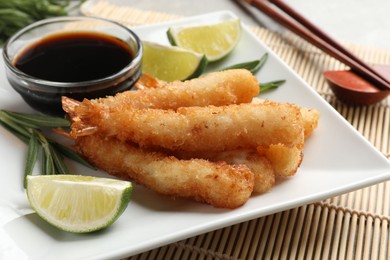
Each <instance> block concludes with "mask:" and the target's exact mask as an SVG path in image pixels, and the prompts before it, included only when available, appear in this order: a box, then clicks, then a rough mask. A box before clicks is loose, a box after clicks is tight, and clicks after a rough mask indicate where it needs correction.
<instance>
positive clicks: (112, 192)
mask: <svg viewBox="0 0 390 260" xmlns="http://www.w3.org/2000/svg"><path fill="white" fill-rule="evenodd" d="M26 183H27V186H26V193H27V197H28V200H29V202H30V206H31V208H32V209H33V210H35V212H36V213H37V214H38V215H39V216H40V217H41V218H43V219H44V220H46V221H47V222H48V223H50V224H51V225H53V226H55V227H57V228H59V229H61V230H64V231H68V232H73V233H87V232H92V231H96V230H99V229H102V228H105V227H108V226H109V225H111V224H112V223H114V222H115V221H116V220H117V219H118V218H119V216H120V215H121V214H122V213H123V212H124V211H125V209H126V207H127V205H128V203H129V201H130V199H131V194H132V185H131V183H130V182H128V181H122V180H115V179H108V178H99V177H92V176H81V175H39V176H27V180H26Z"/></svg>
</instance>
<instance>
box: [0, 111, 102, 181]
mask: <svg viewBox="0 0 390 260" xmlns="http://www.w3.org/2000/svg"><path fill="white" fill-rule="evenodd" d="M0 124H1V125H3V126H4V127H5V128H6V129H7V130H9V131H10V132H11V133H13V134H14V135H15V136H17V137H18V138H19V139H21V140H22V141H24V142H25V143H27V144H28V150H27V156H26V164H25V170H24V175H25V176H27V175H31V174H32V172H33V169H34V167H35V163H36V161H37V159H38V154H39V152H40V151H42V169H41V170H42V174H68V173H69V170H68V167H67V166H66V164H65V163H64V157H67V158H69V159H71V160H74V161H76V162H79V163H81V164H83V165H84V166H87V167H89V168H91V169H95V168H94V167H93V166H92V165H90V164H89V163H88V162H87V161H85V160H84V159H83V158H82V157H81V156H80V155H79V154H77V153H76V152H75V151H73V150H72V149H71V148H69V147H67V146H65V145H63V144H60V143H58V142H57V141H55V140H53V139H51V138H48V137H46V136H45V135H44V134H43V133H42V132H41V129H43V128H59V127H68V126H69V125H70V123H69V121H68V120H66V119H64V118H59V117H52V116H44V115H32V114H26V113H17V112H11V111H7V110H0ZM24 187H25V183H24Z"/></svg>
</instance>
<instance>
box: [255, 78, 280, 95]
mask: <svg viewBox="0 0 390 260" xmlns="http://www.w3.org/2000/svg"><path fill="white" fill-rule="evenodd" d="M285 82H286V80H275V81H270V82H267V83H260V94H262V93H264V92H266V91H268V90H271V89H275V88H277V87H279V86H281V85H283V84H284V83H285Z"/></svg>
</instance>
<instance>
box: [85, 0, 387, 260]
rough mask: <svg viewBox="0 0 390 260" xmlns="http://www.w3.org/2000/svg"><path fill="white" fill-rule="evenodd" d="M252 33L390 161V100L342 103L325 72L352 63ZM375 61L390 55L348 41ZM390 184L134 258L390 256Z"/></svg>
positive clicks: (146, 18) (290, 39) (137, 17)
mask: <svg viewBox="0 0 390 260" xmlns="http://www.w3.org/2000/svg"><path fill="white" fill-rule="evenodd" d="M92 3H93V4H92V5H86V6H84V8H82V12H83V14H85V15H91V16H100V17H105V18H109V19H113V20H116V21H118V22H120V23H123V24H125V25H128V26H136V25H139V24H151V23H156V22H162V21H167V20H173V19H179V18H180V16H177V15H172V14H165V13H159V12H153V11H145V10H140V9H135V8H132V7H128V6H116V5H113V4H110V3H108V2H105V1H95V2H92ZM251 30H252V31H253V33H254V34H255V35H257V36H258V37H259V38H260V39H261V40H262V41H263V42H265V43H266V44H267V45H268V46H269V47H270V48H271V49H272V50H273V51H274V52H275V53H276V54H277V55H278V56H279V57H281V59H283V60H284V61H285V62H286V63H287V64H288V65H289V66H290V67H291V68H292V69H293V70H295V71H296V72H297V73H298V74H300V75H301V76H302V77H303V79H305V80H306V81H307V82H308V83H309V84H310V85H311V86H312V87H313V88H314V89H315V90H316V91H317V92H318V93H319V94H320V95H321V96H322V97H323V98H324V99H325V100H326V101H327V102H329V103H330V104H331V105H332V106H333V107H334V108H335V109H336V110H337V111H338V112H339V113H340V114H341V115H343V116H344V117H345V118H346V119H347V120H348V121H349V122H350V123H351V124H352V125H353V126H354V127H355V128H356V129H357V130H358V131H359V132H360V133H362V134H363V136H364V137H365V138H367V139H368V140H369V141H370V142H371V143H372V144H373V145H374V146H375V147H376V148H377V149H379V150H380V151H381V152H382V153H384V154H385V155H386V156H387V157H388V158H390V156H389V153H390V98H387V99H386V100H384V101H382V102H381V103H379V104H376V105H372V106H364V107H354V106H347V105H344V104H342V103H340V102H339V101H338V100H337V99H336V98H335V96H334V95H333V93H332V92H331V90H330V89H329V87H328V85H327V84H326V82H325V80H324V78H323V77H322V74H321V72H322V71H323V70H326V69H343V68H345V66H344V65H343V64H342V63H340V62H338V61H337V60H335V59H333V58H331V57H329V56H328V55H326V54H324V53H323V52H321V51H320V50H319V49H317V48H315V47H313V46H312V45H310V44H308V43H306V42H305V41H303V40H301V39H299V38H298V37H295V36H294V35H292V34H289V33H283V34H280V33H275V32H271V31H269V30H267V29H265V28H261V27H251ZM346 45H347V47H349V49H350V50H351V51H353V52H354V53H356V54H357V55H358V56H360V57H362V58H363V59H364V60H366V61H367V62H369V63H376V64H390V50H378V49H374V48H367V47H362V46H356V45H352V44H346ZM389 222H390V181H389V182H383V183H380V184H377V185H373V186H370V187H367V188H364V189H361V190H357V191H354V192H350V193H346V194H343V195H341V196H337V197H333V198H329V199H327V200H324V201H321V202H319V203H315V204H310V205H305V206H302V207H299V208H295V209H291V210H287V211H283V212H280V213H277V214H273V215H269V216H265V217H261V218H258V219H254V220H251V221H248V222H244V223H240V224H237V225H233V226H230V227H227V228H223V229H219V230H216V231H213V232H209V233H206V234H202V235H199V236H196V237H192V238H189V239H186V240H182V241H179V242H175V243H172V244H170V245H167V246H163V247H160V248H156V249H154V250H151V251H148V252H144V253H142V254H139V255H136V256H132V257H130V258H129V259H189V258H190V259H204V258H207V259H212V258H217V259H270V258H272V259H390V227H389Z"/></svg>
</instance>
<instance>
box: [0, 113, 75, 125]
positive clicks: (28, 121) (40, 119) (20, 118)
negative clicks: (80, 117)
mask: <svg viewBox="0 0 390 260" xmlns="http://www.w3.org/2000/svg"><path fill="white" fill-rule="evenodd" d="M1 111H2V112H4V113H6V114H8V115H10V117H11V118H12V119H13V120H14V121H15V122H17V123H18V124H20V125H23V126H25V127H32V128H41V127H51V128H54V127H69V126H70V122H69V121H68V120H66V119H65V118H61V117H54V116H45V115H32V114H26V113H18V112H11V111H5V110H1Z"/></svg>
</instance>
